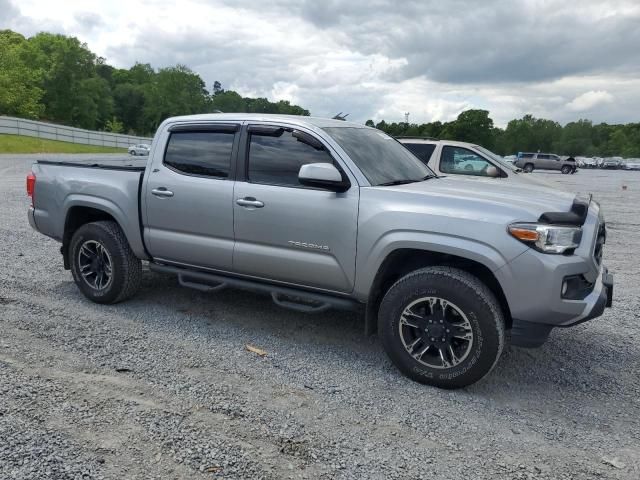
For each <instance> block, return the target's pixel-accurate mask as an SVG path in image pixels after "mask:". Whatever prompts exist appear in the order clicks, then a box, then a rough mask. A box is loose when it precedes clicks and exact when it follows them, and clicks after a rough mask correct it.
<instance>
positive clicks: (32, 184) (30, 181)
mask: <svg viewBox="0 0 640 480" xmlns="http://www.w3.org/2000/svg"><path fill="white" fill-rule="evenodd" d="M35 189H36V176H35V175H34V173H33V172H30V173H29V175H27V195H28V196H29V198H30V199H31V206H32V207H33V192H34V191H35Z"/></svg>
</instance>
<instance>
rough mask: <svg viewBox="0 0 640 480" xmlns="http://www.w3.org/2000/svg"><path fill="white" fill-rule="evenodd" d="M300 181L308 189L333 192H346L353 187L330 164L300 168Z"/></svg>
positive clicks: (307, 165) (313, 164)
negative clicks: (313, 188) (314, 188)
mask: <svg viewBox="0 0 640 480" xmlns="http://www.w3.org/2000/svg"><path fill="white" fill-rule="evenodd" d="M298 181H299V182H300V183H301V184H302V185H306V186H307V187H316V188H324V189H326V190H331V191H332V192H346V191H347V190H349V188H350V187H351V183H349V181H348V180H343V179H342V174H341V173H340V171H339V170H338V169H337V168H336V167H334V166H333V165H331V164H330V163H308V164H306V165H303V166H302V167H300V172H298Z"/></svg>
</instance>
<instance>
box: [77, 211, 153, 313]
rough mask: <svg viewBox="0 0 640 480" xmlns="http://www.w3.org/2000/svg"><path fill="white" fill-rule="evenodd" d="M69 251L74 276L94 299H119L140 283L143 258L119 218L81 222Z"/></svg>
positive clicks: (83, 291) (112, 301)
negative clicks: (137, 255)
mask: <svg viewBox="0 0 640 480" xmlns="http://www.w3.org/2000/svg"><path fill="white" fill-rule="evenodd" d="M69 255H70V258H69V260H70V261H69V263H70V265H71V273H72V274H73V279H74V281H75V282H76V285H77V286H78V288H79V289H80V291H81V292H82V293H83V294H84V296H85V297H87V298H88V299H89V300H91V301H92V302H96V303H107V304H110V303H118V302H121V301H123V300H126V299H127V298H130V297H131V296H133V295H134V294H135V293H136V291H137V290H138V288H139V286H140V281H141V279H142V262H140V260H139V259H138V258H137V257H136V256H135V255H134V253H133V251H132V250H131V247H130V246H129V242H128V241H127V239H126V237H125V236H124V233H123V232H122V229H121V228H120V226H119V225H118V224H117V223H116V222H112V221H100V222H92V223H87V224H85V225H82V226H81V227H80V228H79V229H78V230H77V231H76V232H75V233H74V234H73V237H72V238H71V244H70V246H69Z"/></svg>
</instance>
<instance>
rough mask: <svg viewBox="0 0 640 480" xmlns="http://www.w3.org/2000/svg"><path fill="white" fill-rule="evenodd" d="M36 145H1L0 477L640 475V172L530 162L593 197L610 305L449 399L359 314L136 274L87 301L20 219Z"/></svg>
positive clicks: (53, 246) (54, 249)
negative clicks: (393, 360)
mask: <svg viewBox="0 0 640 480" xmlns="http://www.w3.org/2000/svg"><path fill="white" fill-rule="evenodd" d="M33 158H34V156H20V157H10V156H0V478H2V479H5V478H7V479H9V478H11V479H35V478H56V479H57V478H114V479H116V478H117V479H120V478H141V479H142V478H163V479H166V478H212V477H216V476H217V477H224V478H379V479H386V478H452V479H458V478H459V479H469V478H473V479H477V478H487V479H495V478H498V479H513V478H518V479H519V478H523V479H526V478H543V479H549V478H554V479H555V478H567V479H569V478H571V479H573V478H615V479H623V478H624V479H627V478H628V479H638V478H640V397H639V393H640V378H639V375H638V371H639V367H640V345H639V344H640V322H639V320H640V317H639V312H640V262H639V261H638V254H639V253H640V247H639V246H638V238H639V237H640V214H639V213H640V212H639V205H640V172H620V171H589V170H584V171H581V172H579V173H578V174H577V175H573V176H564V175H560V174H554V173H547V174H542V173H535V174H534V175H535V176H536V177H537V178H539V179H543V180H545V181H548V182H550V183H555V184H557V185H559V186H560V188H564V189H567V190H571V191H585V192H593V193H594V194H595V196H596V197H597V198H598V199H599V200H600V201H601V203H602V204H603V206H604V209H605V215H606V217H607V220H608V227H609V241H608V244H607V248H606V249H605V262H606V263H607V264H608V266H609V267H610V269H611V270H612V271H613V272H614V274H615V280H616V290H615V298H614V307H613V308H612V309H610V310H608V311H607V313H606V314H605V315H604V316H603V317H601V318H599V319H597V320H594V321H591V322H588V323H586V324H583V325H580V326H577V327H575V328H572V329H566V330H557V331H555V332H554V333H553V334H552V336H551V338H550V339H549V341H548V343H547V344H545V345H544V346H543V347H542V348H540V349H536V350H525V349H518V348H507V349H506V352H505V354H504V355H503V357H502V359H501V361H500V363H499V365H498V366H497V368H496V369H495V370H494V371H493V373H492V374H491V375H490V376H489V377H488V378H486V379H485V380H484V381H482V382H480V383H479V384H476V385H474V386H473V387H470V388H467V389H465V390H459V391H454V392H448V391H441V390H437V389H435V388H429V387H425V386H422V385H419V384H416V383H413V382H411V381H410V380H407V379H406V378H404V377H403V376H401V375H400V374H399V373H398V371H397V370H396V369H395V368H394V367H393V366H392V365H391V364H390V362H389V361H388V360H387V358H386V357H385V355H384V353H383V351H382V349H381V346H380V343H379V342H378V340H377V339H376V338H375V337H373V338H366V337H364V336H363V335H362V330H363V324H362V320H361V319H360V318H359V317H358V316H357V315H354V314H348V313H336V312H329V313H325V314H320V315H304V314H300V313H296V312H291V311H287V310H283V309H280V308H279V307H277V306H275V305H273V304H272V303H271V301H270V300H269V299H268V298H266V297H262V296H258V295H254V294H249V293H245V292H240V291H232V290H228V291H223V292H221V293H218V294H209V295H207V294H203V293H200V292H197V291H194V290H188V289H184V288H180V287H178V286H177V281H176V280H175V279H174V278H172V277H169V276H164V275H159V274H155V273H151V272H148V271H147V272H146V273H145V275H144V281H143V288H142V290H141V291H140V293H139V294H138V295H137V296H136V297H135V298H134V299H132V300H130V301H128V302H126V303H123V304H119V305H116V306H99V305H95V304H92V303H89V302H88V301H87V300H85V299H84V297H82V296H81V295H80V293H79V291H78V290H77V289H76V287H75V285H74V283H73V281H72V278H71V274H70V273H69V272H67V271H65V270H64V269H63V268H62V260H61V257H60V254H59V244H57V243H56V242H54V241H53V240H49V239H47V238H45V237H44V236H42V235H39V234H37V233H36V232H34V231H32V230H31V228H30V227H29V225H28V223H27V219H26V209H27V205H28V200H27V198H26V197H25V193H24V178H25V175H26V173H27V172H28V170H29V167H30V164H31V162H32V159H33ZM75 158H78V156H75ZM623 185H626V186H627V188H626V189H623ZM246 344H252V345H255V346H256V347H259V348H261V349H264V350H266V351H267V352H268V355H267V356H266V357H260V356H258V355H256V354H255V353H251V352H248V351H246V350H245V345H246Z"/></svg>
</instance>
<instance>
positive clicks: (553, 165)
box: [514, 152, 578, 174]
mask: <svg viewBox="0 0 640 480" xmlns="http://www.w3.org/2000/svg"><path fill="white" fill-rule="evenodd" d="M514 165H515V166H516V167H519V168H521V169H522V170H524V171H525V172H529V173H531V172H533V171H534V170H536V169H538V170H560V171H561V172H562V173H564V174H569V173H576V171H577V170H578V166H577V164H576V160H575V158H573V157H568V158H565V159H563V158H562V157H560V156H559V155H556V154H555V153H540V152H538V153H526V152H518V158H517V159H516V161H515V162H514Z"/></svg>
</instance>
